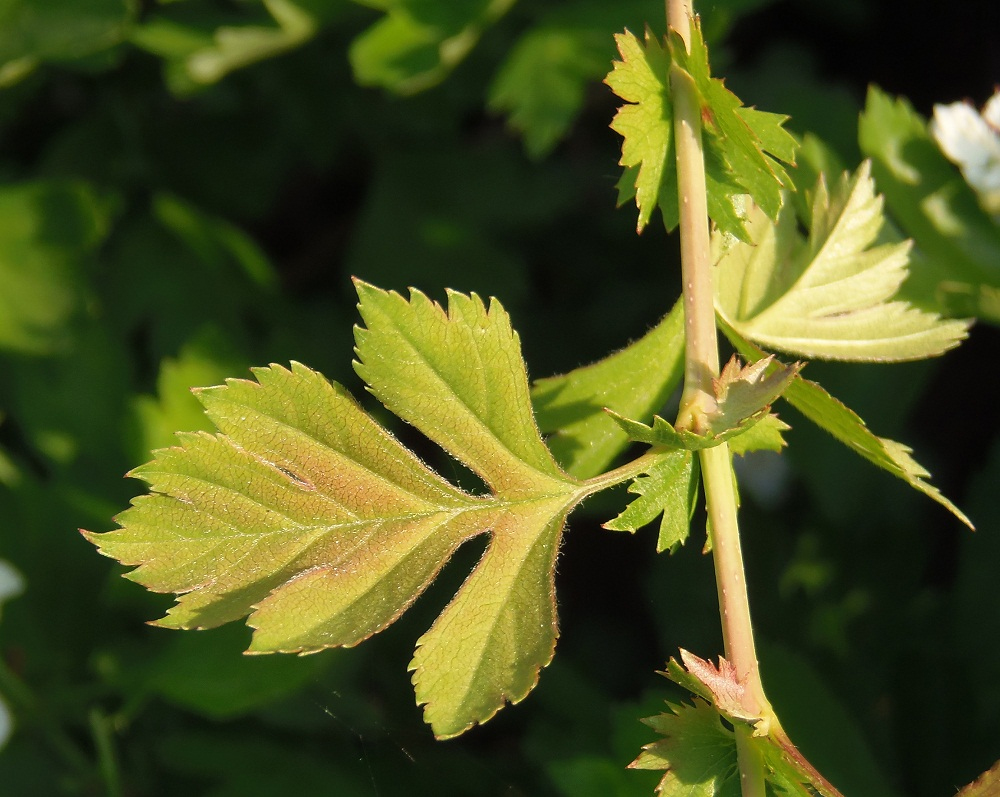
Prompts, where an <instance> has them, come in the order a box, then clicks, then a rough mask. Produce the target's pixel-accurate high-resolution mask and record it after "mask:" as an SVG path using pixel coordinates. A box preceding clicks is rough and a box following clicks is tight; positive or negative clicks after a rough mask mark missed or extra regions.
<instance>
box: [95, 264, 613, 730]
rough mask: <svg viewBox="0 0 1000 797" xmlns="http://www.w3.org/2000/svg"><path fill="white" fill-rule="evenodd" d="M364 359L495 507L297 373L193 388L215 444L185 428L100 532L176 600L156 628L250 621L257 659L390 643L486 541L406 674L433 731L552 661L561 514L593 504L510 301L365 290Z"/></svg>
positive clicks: (320, 383) (482, 711)
mask: <svg viewBox="0 0 1000 797" xmlns="http://www.w3.org/2000/svg"><path fill="white" fill-rule="evenodd" d="M357 287H358V294H359V296H360V298H361V304H360V310H361V315H362V317H363V318H364V319H365V322H366V325H367V326H366V328H362V329H358V330H357V353H358V357H359V362H358V363H356V368H357V370H358V372H359V373H360V374H361V375H362V376H364V377H365V378H366V379H367V380H368V382H369V385H370V387H371V389H372V391H373V392H374V393H375V394H376V395H377V396H378V397H379V398H380V399H381V400H382V401H383V402H384V403H385V404H386V406H388V407H389V408H390V409H392V410H394V411H395V412H397V414H399V415H400V416H401V417H403V418H405V419H407V420H409V421H410V422H411V423H413V424H414V425H416V426H417V427H418V428H419V429H420V430H421V431H422V432H423V433H424V434H426V435H427V436H428V437H429V438H431V439H432V440H434V441H435V442H437V443H439V444H440V445H442V446H443V447H444V448H445V449H446V450H448V451H449V452H450V453H451V454H452V455H454V456H455V457H457V458H458V459H460V460H461V461H462V462H464V463H465V464H467V465H468V466H469V467H471V468H472V469H473V470H474V471H476V473H477V474H478V475H479V476H481V477H482V478H483V480H484V481H485V482H486V483H487V484H488V485H489V487H490V489H491V492H490V494H489V495H485V496H479V495H472V494H469V493H467V492H464V491H462V490H460V489H458V488H457V487H455V486H454V485H452V484H451V483H449V482H448V481H446V480H444V479H442V478H441V477H440V476H438V475H437V474H436V473H434V472H433V471H431V470H430V469H429V468H428V467H427V466H426V465H424V464H423V463H422V462H420V461H419V460H418V459H417V458H416V457H415V456H414V455H413V454H412V453H411V452H409V451H408V450H407V449H406V448H404V447H403V446H402V445H401V444H400V443H399V442H398V441H397V440H396V439H395V438H394V437H392V436H391V435H390V434H389V433H388V432H387V431H386V430H385V429H383V428H382V427H381V426H379V425H378V424H377V423H376V422H375V421H374V420H373V419H372V418H371V417H370V416H369V415H368V414H367V413H366V412H365V411H364V410H363V409H362V408H361V407H360V406H359V405H358V403H357V402H356V401H355V400H354V399H353V398H352V397H351V396H350V395H349V394H348V393H347V391H346V390H344V388H342V387H340V386H339V385H336V384H332V383H330V382H328V381H327V380H326V379H325V378H324V377H323V376H321V375H320V374H318V373H316V372H314V371H311V370H309V369H308V368H306V367H305V366H303V365H300V364H298V363H293V364H292V366H291V368H290V369H288V368H283V367H281V366H277V365H272V366H270V367H269V368H258V369H255V370H254V375H255V377H256V381H255V382H254V381H249V380H228V381H227V383H226V385H225V386H223V387H216V388H209V389H207V390H202V391H200V393H199V394H198V395H199V398H200V399H201V401H202V403H203V404H204V406H205V409H206V412H207V414H208V415H209V417H210V418H211V420H212V421H213V423H214V424H215V426H216V427H217V428H218V430H219V432H220V434H217V435H210V434H207V433H195V434H185V435H181V436H180V445H179V446H177V447H175V448H170V449H165V450H161V451H159V452H156V454H155V459H154V460H153V461H152V462H151V463H149V464H148V465H144V466H142V467H141V468H138V469H136V471H134V473H133V475H136V476H138V477H139V478H142V479H144V480H146V481H147V482H148V483H149V485H150V488H151V490H152V494H151V495H147V496H142V497H140V498H138V499H136V501H135V502H134V503H133V506H132V507H131V508H130V509H128V510H126V511H125V512H124V513H122V515H120V516H119V518H118V522H119V524H120V526H121V527H120V528H119V529H117V530H115V531H111V532H108V533H106V534H91V533H87V537H88V538H89V539H91V540H92V541H93V542H94V543H95V544H96V545H97V546H98V547H99V548H100V549H101V552H102V553H104V554H105V555H108V556H111V557H113V558H115V559H118V560H119V561H121V562H122V563H123V564H126V565H136V566H137V567H136V569H135V570H133V571H132V572H131V573H130V574H129V577H130V578H132V579H134V580H136V581H138V582H140V583H142V584H144V585H145V586H147V587H148V588H150V589H152V590H155V591H159V592H175V593H179V597H178V600H177V604H176V605H175V606H174V607H173V608H172V609H170V611H169V612H168V613H167V616H166V617H165V618H163V619H162V620H160V621H159V624H160V625H164V626H168V627H173V628H207V627H211V626H216V625H220V624H222V623H225V622H229V621H231V620H236V619H239V618H241V617H244V616H246V615H249V619H248V621H247V622H248V624H249V625H250V626H252V627H253V628H254V634H253V639H252V642H251V646H250V652H253V653H264V652H271V651H288V652H298V653H309V652H313V651H317V650H321V649H323V648H326V647H332V646H351V645H355V644H358V643H359V642H361V641H363V640H364V639H366V638H367V637H369V636H371V635H372V634H374V633H377V632H378V631H380V630H382V629H383V628H385V627H386V626H388V625H389V624H391V623H392V622H393V621H394V620H396V619H397V618H398V617H399V615H400V614H402V612H403V611H405V610H406V608H407V607H409V606H410V604H412V603H413V601H414V600H416V598H417V597H418V596H419V595H420V594H421V593H422V592H423V590H424V589H426V587H427V586H428V585H429V584H430V583H431V581H432V580H433V579H434V577H435V576H436V574H437V573H438V572H439V571H440V570H441V568H442V567H443V566H444V565H445V563H446V562H447V561H448V559H449V558H450V557H451V555H452V554H453V553H454V551H455V550H456V549H457V548H458V547H459V546H460V545H461V544H462V543H463V542H465V541H466V540H468V539H470V538H471V537H473V536H476V535H478V534H482V533H486V532H489V533H490V535H491V539H490V543H489V546H488V548H487V550H486V553H485V554H484V556H483V558H482V560H481V561H480V562H479V563H478V564H477V566H476V567H475V569H474V570H473V572H472V574H471V575H470V576H469V577H468V579H467V580H466V582H465V584H464V585H463V586H462V587H461V588H460V590H459V591H458V593H457V595H456V596H455V598H454V599H453V600H452V601H451V603H450V604H449V605H448V606H447V607H446V608H445V609H444V611H443V612H442V613H441V615H440V617H439V618H438V620H437V621H436V622H435V623H434V625H433V626H432V628H431V629H430V630H429V631H428V632H427V633H425V634H424V635H423V636H422V637H421V638H420V640H419V642H418V647H417V651H416V654H415V656H414V658H413V662H412V663H411V665H410V668H411V670H413V671H414V676H413V681H414V686H415V688H416V694H417V700H418V702H420V703H422V704H425V718H426V720H427V721H428V722H429V723H430V724H431V726H432V728H433V730H434V732H435V733H436V734H437V735H438V736H442V737H446V736H453V735H456V734H459V733H461V732H462V731H464V730H466V729H467V728H469V727H470V726H471V725H473V724H474V723H477V722H484V721H486V720H487V719H489V718H490V717H491V716H492V715H493V714H494V713H496V711H497V710H499V709H500V708H501V707H502V706H503V704H504V703H505V702H506V701H510V702H517V701H519V700H520V699H522V698H523V697H524V696H525V695H526V694H527V693H528V691H530V689H531V688H532V687H533V686H534V684H535V682H536V681H537V678H538V672H539V670H540V668H541V667H543V666H545V665H546V664H548V662H549V661H550V660H551V658H552V654H553V651H554V646H555V640H556V637H557V636H558V626H557V619H556V610H555V600H554V582H553V576H554V567H555V558H556V554H557V551H558V546H559V540H560V538H561V534H562V529H563V524H564V521H565V518H566V516H567V514H568V513H569V511H570V510H571V508H572V507H573V506H574V505H575V504H576V503H577V502H578V501H579V500H581V499H582V498H583V497H584V495H586V494H587V493H588V490H589V491H590V492H592V491H593V489H594V488H587V487H584V486H582V485H580V483H579V482H576V481H575V480H573V479H572V478H571V477H569V476H567V475H566V474H564V473H563V472H562V471H561V470H560V469H559V468H558V466H557V465H556V464H555V461H554V460H553V459H552V456H551V455H550V454H549V452H548V450H547V449H546V448H545V445H544V444H543V443H542V440H541V438H540V436H539V433H538V430H537V427H536V426H535V425H534V421H533V419H532V415H531V404H530V399H529V393H528V381H527V375H526V374H525V371H524V365H523V362H522V361H521V359H520V348H519V342H518V339H517V335H516V334H515V333H514V332H513V331H512V330H511V328H510V324H509V319H508V317H507V315H506V313H505V312H504V311H503V308H502V307H500V305H499V304H497V303H495V302H493V303H491V305H490V307H489V309H487V308H486V307H485V306H484V304H483V303H482V302H481V301H480V300H479V298H478V297H476V296H474V295H473V296H462V295H459V294H454V293H451V294H449V302H448V309H447V311H445V310H444V309H442V308H441V307H439V306H438V305H436V304H434V303H433V302H431V301H430V300H429V299H427V297H426V296H424V295H423V294H420V293H417V292H414V293H413V295H412V296H411V298H410V300H406V299H404V298H403V297H401V296H399V295H398V294H394V293H386V292H383V291H380V290H378V289H376V288H374V287H372V286H370V285H366V284H364V283H358V285H357Z"/></svg>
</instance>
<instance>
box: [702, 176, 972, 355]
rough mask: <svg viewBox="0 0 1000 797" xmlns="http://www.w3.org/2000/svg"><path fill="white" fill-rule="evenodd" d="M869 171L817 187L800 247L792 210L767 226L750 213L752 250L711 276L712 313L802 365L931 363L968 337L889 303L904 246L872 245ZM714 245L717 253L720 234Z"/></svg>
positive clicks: (876, 212)
mask: <svg viewBox="0 0 1000 797" xmlns="http://www.w3.org/2000/svg"><path fill="white" fill-rule="evenodd" d="M870 168H871V167H870V164H868V163H867V162H866V163H864V164H863V165H862V166H861V168H860V169H859V170H858V172H857V173H856V174H855V175H854V176H853V177H852V178H849V177H848V176H847V175H846V174H845V175H844V176H843V177H842V178H841V180H840V182H839V184H838V185H837V186H835V187H834V189H833V191H832V192H828V191H827V188H826V185H825V182H824V181H823V180H822V179H821V180H820V181H819V183H818V184H817V186H816V190H815V192H814V194H813V197H812V202H811V218H810V222H809V237H808V239H807V240H803V239H802V237H801V236H800V235H799V233H798V230H797V227H796V221H795V212H794V210H793V208H792V206H791V204H790V203H787V204H786V205H785V206H784V207H783V208H782V210H781V212H780V214H779V216H778V219H777V221H776V222H774V223H772V222H771V221H770V220H769V219H768V218H767V217H766V215H765V212H764V211H763V210H761V209H757V208H754V209H751V211H750V213H749V219H748V224H747V227H748V231H749V233H750V238H751V241H752V243H750V244H747V243H737V244H736V245H734V246H732V247H730V248H729V249H728V251H726V252H725V253H724V254H723V255H722V256H721V258H720V259H719V261H718V265H717V268H716V276H717V279H716V284H717V286H718V288H717V307H718V311H719V313H720V314H721V315H722V316H723V317H724V318H725V320H726V321H727V322H728V323H729V324H730V325H731V326H732V327H733V328H734V329H735V330H736V331H737V332H739V333H740V334H741V335H743V336H744V337H746V338H749V339H750V340H753V341H754V342H756V343H759V344H761V345H762V346H766V347H768V348H773V349H779V350H781V351H786V352H791V353H793V354H799V355H803V356H806V357H817V358H825V359H836V360H877V361H901V360H916V359H922V358H925V357H932V356H934V355H937V354H941V353H942V352H944V351H946V350H948V349H950V348H953V347H954V346H957V345H958V343H959V342H960V341H961V340H962V339H963V338H964V337H965V334H966V330H967V328H968V324H967V323H965V322H961V321H943V320H942V319H941V318H940V317H939V316H938V315H936V314H934V313H927V312H923V311H921V310H918V309H917V308H915V307H912V306H911V305H909V304H907V303H906V302H902V301H898V300H896V301H892V297H893V296H895V295H896V293H897V292H898V290H899V287H900V285H901V284H902V282H903V280H904V279H905V278H906V275H907V265H908V262H909V258H908V252H909V248H910V244H909V243H908V242H900V243H882V244H879V243H878V242H879V241H880V240H881V239H882V237H883V233H884V229H883V228H884V226H885V221H884V217H883V216H882V200H881V198H880V197H878V196H877V195H876V194H875V188H874V183H873V181H872V179H871V176H870ZM714 243H715V246H716V247H717V248H719V247H721V246H722V243H723V242H722V239H721V236H720V235H719V234H718V233H717V234H716V236H715V241H714Z"/></svg>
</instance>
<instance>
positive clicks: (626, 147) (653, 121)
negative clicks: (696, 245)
mask: <svg viewBox="0 0 1000 797" xmlns="http://www.w3.org/2000/svg"><path fill="white" fill-rule="evenodd" d="M615 42H616V44H617V45H618V52H619V54H620V55H621V60H620V61H615V62H614V63H613V64H612V70H611V73H610V74H609V75H608V76H607V77H606V78H605V80H604V82H605V83H607V85H608V86H610V87H611V90H612V91H614V93H615V94H617V95H618V96H619V97H621V98H622V99H623V100H625V101H626V102H627V103H630V104H629V105H624V106H622V107H621V108H619V109H618V113H616V114H615V118H614V119H613V120H612V122H611V129H612V130H614V131H615V132H616V133H618V134H619V135H621V136H622V138H623V139H624V141H623V142H622V157H621V160H620V161H619V164H620V165H621V166H624V167H625V168H626V172H625V175H623V176H622V181H621V182H620V183H619V205H621V204H624V202H625V201H626V200H627V199H628V198H631V196H632V194H631V192H632V191H633V190H634V196H635V203H636V206H637V207H638V208H639V219H638V221H637V222H636V230H637V231H639V232H642V230H643V229H644V228H645V226H646V225H647V224H648V223H649V220H650V219H651V218H652V215H653V210H654V209H656V208H657V207H660V208H661V211H662V212H663V217H664V219H663V220H664V223H665V224H666V226H667V229H668V230H672V229H673V228H674V227H676V226H677V200H676V195H677V171H676V166H675V164H674V161H675V150H674V141H673V126H672V125H673V101H672V99H671V97H670V88H669V85H670V55H669V54H668V52H667V50H666V49H665V48H664V47H663V46H662V45H661V44H660V43H659V42H658V41H657V40H656V38H655V37H654V36H653V34H652V32H651V31H650V30H649V29H648V28H647V29H646V36H645V43H643V42H640V41H639V40H638V39H637V38H636V37H635V36H634V35H633V34H632V33H630V32H629V31H628V30H626V31H625V32H624V33H616V34H615ZM630 170H631V171H630ZM633 176H634V179H633ZM664 205H665V206H666V208H667V210H663V207H664Z"/></svg>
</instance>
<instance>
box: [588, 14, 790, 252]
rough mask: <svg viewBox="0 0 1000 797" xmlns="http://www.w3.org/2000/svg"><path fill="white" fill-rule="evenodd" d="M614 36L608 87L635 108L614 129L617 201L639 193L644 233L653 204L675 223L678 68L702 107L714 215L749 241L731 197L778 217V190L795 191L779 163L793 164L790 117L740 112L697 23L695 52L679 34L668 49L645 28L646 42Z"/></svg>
mask: <svg viewBox="0 0 1000 797" xmlns="http://www.w3.org/2000/svg"><path fill="white" fill-rule="evenodd" d="M615 39H616V41H617V43H618V51H619V53H620V54H621V57H622V60H621V61H616V62H615V63H614V65H613V69H612V72H611V74H609V75H608V77H607V78H606V79H605V82H606V83H607V84H608V85H609V86H610V87H611V89H612V90H613V91H614V92H615V94H617V95H618V96H619V97H621V98H622V99H623V100H625V101H626V102H627V103H630V104H629V105H625V106H623V107H622V108H620V109H619V111H618V113H617V115H616V116H615V118H614V120H613V121H612V123H611V127H612V129H613V130H614V131H615V132H617V133H619V134H620V135H621V136H622V137H623V138H624V139H625V140H624V141H623V143H622V157H621V161H620V164H621V165H622V166H624V167H625V173H624V174H623V176H622V180H621V181H620V182H619V204H623V203H624V202H625V201H626V200H628V199H630V198H631V197H632V196H633V195H634V196H635V200H636V205H637V206H638V208H639V219H638V223H637V229H638V230H639V231H640V232H641V231H642V230H643V228H645V226H646V224H648V223H649V220H650V218H651V217H652V213H653V210H654V208H656V207H659V208H660V212H661V213H662V214H663V221H664V224H665V225H666V227H667V229H668V230H673V229H674V227H676V226H677V223H678V210H677V173H676V168H675V166H674V161H675V158H676V154H675V150H674V143H673V127H672V125H673V101H672V99H671V95H670V77H671V70H672V69H675V70H678V72H679V76H680V77H681V78H682V79H686V80H689V81H691V84H692V88H693V89H694V90H695V92H696V94H697V96H698V99H699V102H700V104H701V115H702V119H703V120H704V130H705V133H706V135H705V138H704V145H705V172H706V174H705V177H706V183H707V186H708V197H707V200H708V211H709V216H711V218H712V220H713V221H714V222H715V223H716V225H718V227H719V229H720V230H722V231H723V232H725V233H729V234H731V235H734V236H736V237H737V238H740V239H742V240H747V232H746V230H745V228H744V226H743V222H742V219H741V218H740V215H739V213H738V212H737V211H736V209H735V208H734V205H733V199H734V197H735V196H737V195H739V194H750V195H751V196H752V197H753V198H754V200H755V201H756V202H757V204H758V205H760V206H761V207H762V208H764V209H765V211H766V212H767V213H768V214H769V215H770V216H771V217H772V218H774V217H775V215H776V214H777V212H778V208H779V207H780V204H781V188H782V187H783V186H787V187H790V186H791V181H790V180H789V179H788V175H787V174H786V173H785V171H784V169H783V168H782V167H781V165H780V163H778V161H784V162H786V163H792V162H793V160H794V155H795V148H796V146H797V142H796V141H795V139H794V138H793V137H792V135H791V134H789V133H788V132H787V131H785V130H784V129H783V128H782V124H783V123H784V121H785V119H786V118H787V117H784V116H779V115H777V114H770V113H763V112H760V111H757V110H755V109H753V108H745V107H743V105H742V103H741V102H740V100H739V98H738V97H736V95H734V94H733V93H732V92H730V91H729V90H728V89H727V88H726V87H725V85H724V84H723V82H722V81H721V80H716V79H714V78H712V77H711V74H710V72H709V66H708V49H707V48H706V46H705V42H704V39H703V38H702V35H701V28H700V25H699V23H698V20H697V18H695V21H694V24H693V25H692V26H691V50H690V52H688V50H687V49H686V48H685V45H684V41H683V40H682V39H681V37H680V36H679V35H678V34H677V33H676V32H674V31H671V34H670V36H669V37H668V39H667V42H666V47H664V46H663V45H661V44H660V43H659V42H658V41H657V40H656V39H655V38H654V37H653V36H652V35H651V33H650V32H649V31H648V30H647V32H646V37H645V44H644V45H643V43H640V42H639V40H638V39H637V38H636V37H635V36H633V35H632V34H631V33H629V32H628V31H625V33H624V34H618V35H617V36H616V37H615ZM768 153H770V154H768ZM772 156H773V157H772Z"/></svg>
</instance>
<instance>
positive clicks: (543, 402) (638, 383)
mask: <svg viewBox="0 0 1000 797" xmlns="http://www.w3.org/2000/svg"><path fill="white" fill-rule="evenodd" d="M683 368H684V309H683V307H682V305H681V303H680V302H679V301H678V302H677V304H676V305H674V308H673V309H672V310H671V311H670V313H669V314H668V315H667V316H665V317H664V318H663V319H662V320H661V321H660V323H658V324H657V325H656V326H655V327H654V328H653V329H651V330H650V331H649V332H647V333H646V334H645V335H644V336H643V337H642V338H640V339H639V340H637V341H635V342H634V343H631V344H629V345H628V346H626V347H625V348H624V349H622V350H621V351H619V352H616V353H614V354H611V355H609V356H608V357H605V358H604V359H603V360H599V361H598V362H596V363H592V364H591V365H587V366H584V367H582V368H577V369H575V370H573V371H570V372H569V373H568V374H563V375H561V376H553V377H549V378H547V379H539V380H538V381H537V382H535V384H534V386H533V387H532V390H531V400H532V402H533V404H534V408H535V416H536V418H537V419H538V425H539V427H540V428H541V430H542V432H543V433H545V434H551V437H549V439H548V444H549V448H550V449H551V450H552V453H553V454H554V455H555V457H556V459H557V460H558V461H559V463H560V464H561V465H562V467H563V468H565V469H566V471H567V472H568V473H571V474H572V475H573V476H576V477H577V478H578V479H586V478H590V477H591V476H596V475H597V474H599V473H601V472H603V471H604V470H605V469H606V468H607V466H608V465H610V464H611V461H612V460H613V459H614V458H615V457H616V456H617V455H618V454H620V453H621V452H622V451H623V450H624V449H625V447H626V446H627V445H628V442H629V439H628V435H627V434H626V433H625V432H624V431H623V430H622V428H621V427H620V426H619V425H618V424H617V423H615V421H614V420H613V419H612V418H611V416H609V415H608V413H606V412H604V410H605V408H607V409H611V410H614V411H615V412H618V413H621V414H622V415H625V416H627V417H629V418H640V419H643V420H647V419H650V418H652V416H653V413H654V412H655V411H656V410H658V409H660V408H661V407H662V406H663V405H664V404H665V403H666V401H667V399H668V398H669V396H670V394H671V393H673V391H674V389H675V388H676V387H677V385H678V383H679V382H680V379H681V373H682V371H683Z"/></svg>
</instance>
